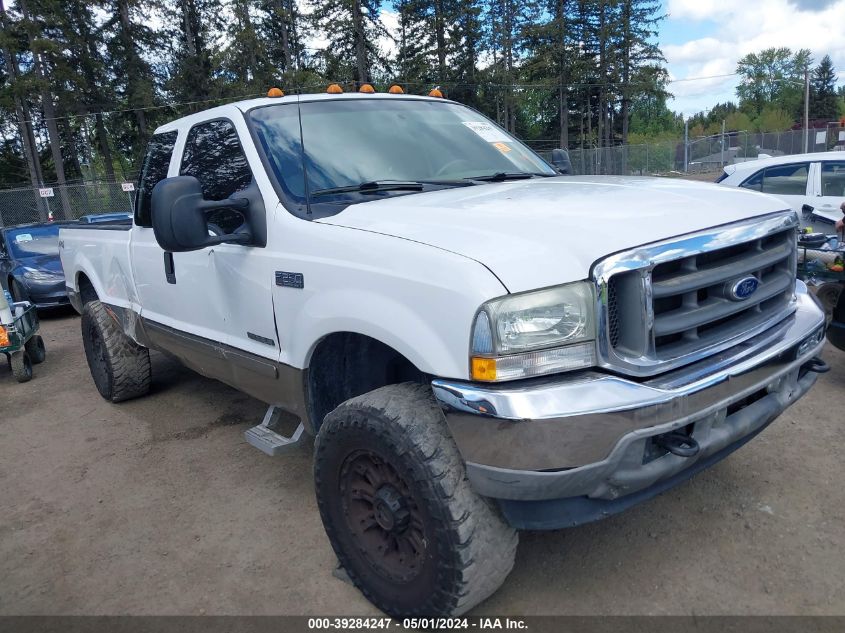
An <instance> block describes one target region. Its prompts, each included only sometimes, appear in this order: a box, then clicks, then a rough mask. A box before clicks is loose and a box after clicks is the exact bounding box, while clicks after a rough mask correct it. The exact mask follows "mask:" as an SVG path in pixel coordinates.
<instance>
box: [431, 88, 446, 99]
mask: <svg viewBox="0 0 845 633" xmlns="http://www.w3.org/2000/svg"><path fill="white" fill-rule="evenodd" d="M428 96H429V97H437V98H438V99H442V98H443V93H442V92H440V91H439V90H438V89H437V88H435V89H434V90H432V91H431V92H429V93H428Z"/></svg>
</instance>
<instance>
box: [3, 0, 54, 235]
mask: <svg viewBox="0 0 845 633" xmlns="http://www.w3.org/2000/svg"><path fill="white" fill-rule="evenodd" d="M0 26H2V29H0V52H2V60H3V70H4V82H3V90H2V99H3V101H8V102H9V103H11V105H12V109H13V112H14V118H15V126H16V128H17V133H18V135H19V137H20V148H21V149H20V152H21V154H23V160H24V162H25V163H26V166H27V171H28V174H29V180H30V183H31V184H32V186H33V187H40V186H41V185H42V184H43V182H44V177H43V175H42V170H41V158H40V156H39V154H38V148H37V145H36V142H35V134H34V133H33V126H32V121H31V116H32V110H31V108H30V106H29V103H28V97H29V96H30V92H31V86H30V85H28V84H27V81H26V79H25V78H23V77H22V76H21V68H20V62H19V59H18V58H19V54H20V45H21V41H22V40H23V39H24V37H23V34H22V33H21V32H20V30H19V24H18V23H17V21H13V19H12V17H11V16H10V15H9V14H8V12H7V11H6V7H5V6H4V4H3V0H0ZM0 164H2V161H0ZM5 171H6V170H5V169H4V172H5ZM9 171H10V173H11V170H9ZM6 184H17V183H15V182H14V181H10V182H6ZM44 219H46V215H45V217H44Z"/></svg>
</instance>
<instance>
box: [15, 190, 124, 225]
mask: <svg viewBox="0 0 845 633" xmlns="http://www.w3.org/2000/svg"><path fill="white" fill-rule="evenodd" d="M125 184H126V183H119V182H93V183H85V184H76V185H65V186H64V187H59V186H52V187H43V188H38V189H34V188H32V187H26V188H23V187H22V188H19V189H2V190H0V226H14V225H16V224H27V223H29V222H46V221H48V220H77V219H79V218H81V217H82V216H84V215H93V214H100V213H132V208H133V207H132V205H133V201H134V196H135V192H134V191H125V190H124V185H125ZM126 188H128V187H126Z"/></svg>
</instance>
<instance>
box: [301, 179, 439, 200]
mask: <svg viewBox="0 0 845 633" xmlns="http://www.w3.org/2000/svg"><path fill="white" fill-rule="evenodd" d="M423 184H424V183H421V182H416V181H414V180H408V181H404V180H370V181H367V182H362V183H360V184H357V185H349V186H347V187H332V188H330V189H318V190H317V191H312V192H311V195H312V196H313V197H317V196H329V195H332V194H334V193H354V192H357V193H376V192H379V191H391V190H393V191H400V190H404V191H422V189H423Z"/></svg>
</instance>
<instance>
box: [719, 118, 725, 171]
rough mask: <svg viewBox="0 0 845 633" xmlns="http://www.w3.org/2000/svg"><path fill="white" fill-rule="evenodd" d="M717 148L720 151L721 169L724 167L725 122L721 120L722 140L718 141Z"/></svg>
mask: <svg viewBox="0 0 845 633" xmlns="http://www.w3.org/2000/svg"><path fill="white" fill-rule="evenodd" d="M719 148H720V149H721V150H722V158H721V161H722V165H721V166H722V167H723V168H724V166H725V120H724V119H722V138H721V139H720V140H719Z"/></svg>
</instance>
